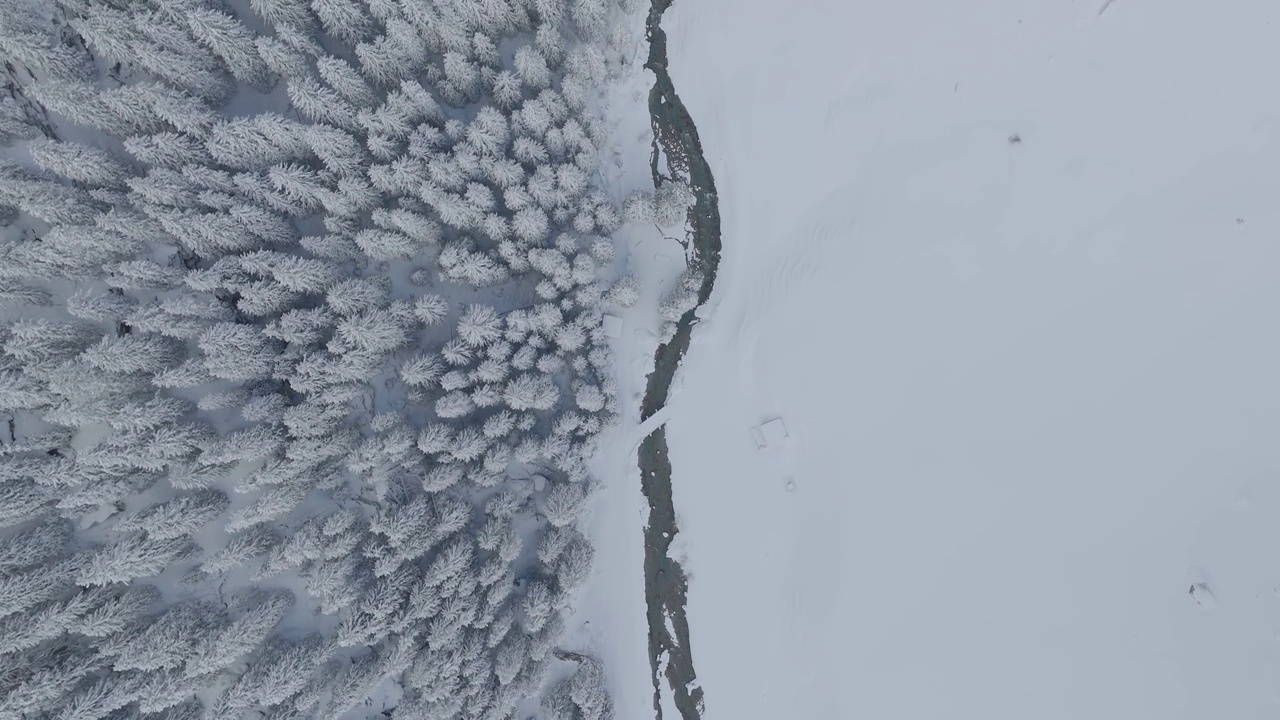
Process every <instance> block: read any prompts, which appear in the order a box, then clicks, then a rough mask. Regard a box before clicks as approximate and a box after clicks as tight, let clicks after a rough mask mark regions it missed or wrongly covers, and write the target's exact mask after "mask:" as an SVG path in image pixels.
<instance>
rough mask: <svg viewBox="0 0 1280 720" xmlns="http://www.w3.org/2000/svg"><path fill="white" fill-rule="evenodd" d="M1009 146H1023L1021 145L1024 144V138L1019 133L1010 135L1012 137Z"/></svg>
mask: <svg viewBox="0 0 1280 720" xmlns="http://www.w3.org/2000/svg"><path fill="white" fill-rule="evenodd" d="M1009 144H1010V145H1021V144H1022V136H1021V135H1019V134H1018V133H1014V134H1012V135H1010V136H1009Z"/></svg>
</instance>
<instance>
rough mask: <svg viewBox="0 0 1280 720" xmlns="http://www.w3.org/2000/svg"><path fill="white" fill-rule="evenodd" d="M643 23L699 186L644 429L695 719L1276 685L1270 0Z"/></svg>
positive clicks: (1279, 109) (693, 10)
mask: <svg viewBox="0 0 1280 720" xmlns="http://www.w3.org/2000/svg"><path fill="white" fill-rule="evenodd" d="M1104 4H1106V7H1105V8H1104V7H1103V6H1104ZM663 26H664V27H666V28H667V32H668V34H669V36H670V40H671V47H670V60H671V72H672V76H673V78H674V80H675V84H676V88H677V90H678V92H679V93H680V95H681V97H682V99H683V100H684V102H685V104H686V105H687V106H688V107H689V110H690V112H691V113H692V114H693V117H694V119H695V121H696V122H697V124H698V127H699V130H700V133H701V136H702V141H703V143H704V145H705V148H706V151H707V155H708V158H709V160H710V161H711V163H712V166H713V168H714V170H715V174H716V181H717V184H718V186H719V189H720V200H721V212H722V214H723V216H724V261H723V263H722V265H721V270H720V277H719V281H718V284H717V288H716V294H715V296H714V297H713V298H712V301H711V305H712V306H715V307H714V312H712V313H711V315H710V317H709V319H708V320H707V321H706V322H704V323H703V324H701V325H700V326H699V327H698V328H697V329H696V330H695V337H694V346H693V348H692V349H691V351H690V353H689V356H688V357H687V358H686V361H685V365H684V370H683V376H684V378H683V380H684V382H683V388H682V389H681V383H680V382H679V381H677V382H676V383H675V387H674V388H673V395H674V397H673V400H672V403H671V415H670V418H671V419H670V421H669V424H668V432H669V437H670V442H671V448H672V449H671V459H672V462H673V464H674V467H675V482H674V485H675V493H676V495H675V501H676V508H677V511H678V512H679V513H680V515H681V518H682V533H681V538H682V539H683V549H684V551H685V552H687V554H688V558H687V560H686V565H685V567H686V569H688V570H689V571H690V572H691V581H690V582H691V590H690V594H689V603H690V608H689V610H690V623H691V626H692V633H693V636H692V641H693V656H694V663H695V666H696V668H697V672H698V677H699V681H700V682H701V684H702V686H703V687H704V688H705V690H706V700H707V709H706V713H705V715H704V718H706V720H742V719H748V718H762V719H764V718H839V717H874V718H882V719H885V720H888V719H894V720H897V719H903V720H905V719H908V718H930V719H932V718H938V717H944V716H948V717H984V718H991V719H1002V718H1009V719H1015V718H1016V719H1017V720H1023V719H1025V718H1032V717H1033V718H1040V719H1042V720H1052V719H1055V718H1063V719H1071V720H1076V719H1077V718H1082V717H1096V718H1139V717H1142V718H1146V717H1151V718H1155V717H1160V718H1203V717H1231V718H1242V719H1244V718H1262V717H1271V716H1273V715H1274V713H1275V712H1277V710H1280V704H1277V698H1278V695H1277V693H1280V642H1278V638H1277V631H1278V630H1280V597H1278V596H1277V594H1276V592H1274V591H1273V588H1274V587H1276V586H1277V585H1278V584H1280V482H1277V480H1280V445H1278V444H1277V443H1276V438H1277V437H1280V384H1277V382H1276V377H1277V370H1276V369H1277V368H1278V367H1280V342H1278V341H1277V339H1278V338H1280V326H1278V325H1277V320H1278V319H1280V317H1278V316H1280V304H1278V303H1277V301H1280V246H1278V243H1280V232H1277V231H1278V230H1280V216H1278V214H1277V213H1278V211H1277V204H1276V197H1277V191H1278V190H1280V93H1277V92H1276V91H1275V88H1274V82H1273V80H1274V78H1273V75H1274V70H1275V68H1276V67H1280V6H1277V5H1275V4H1274V3H1267V2H1261V1H1260V0H1225V1H1224V2H1220V3H1210V4H1206V3H1203V2H1191V0H1165V1H1163V2H1158V1H1157V0H1115V2H1111V3H1106V0H1088V1H1087V2H1085V1H1083V0H1076V1H1075V2H1060V3H1045V2H1037V1H1035V0H990V1H988V2H983V3H956V2H951V1H950V0H905V1H904V2H896V3H849V2H845V1H844V0H796V2H793V3H788V4H786V7H785V9H780V7H779V5H778V4H777V3H776V2H766V1H765V0H698V1H697V2H693V1H689V2H683V1H681V0H677V2H676V3H675V5H674V6H673V8H672V10H671V11H669V12H668V14H667V17H666V19H665V20H664V22H663ZM650 349H651V348H644V347H635V348H632V350H631V352H632V353H633V355H632V359H637V358H640V357H642V356H643V355H644V353H645V352H647V351H648V350H650ZM621 362H622V363H623V364H625V363H626V362H627V358H625V357H624V358H622V359H621ZM624 387H625V385H624ZM775 416H782V417H784V418H785V420H786V423H787V425H788V427H789V430H790V434H791V437H790V439H789V440H788V442H787V443H786V444H785V445H784V446H783V447H781V448H770V449H767V450H764V451H758V450H757V449H756V447H755V445H754V443H753V442H752V439H751V436H750V435H749V432H748V428H749V427H750V426H753V425H756V424H758V423H760V422H762V421H764V420H768V419H770V418H772V417H775ZM606 454H607V451H606ZM631 477H632V479H633V480H634V476H631ZM788 478H792V479H793V482H794V490H792V491H788V490H787V487H786V486H787V479H788ZM610 482H611V483H612V484H611V488H616V487H618V485H617V482H616V478H615V479H611V480H610ZM609 498H613V499H612V500H610V499H609ZM619 498H623V499H622V500H619ZM625 498H626V496H625V495H618V494H613V495H610V494H606V496H605V500H604V501H603V504H602V506H601V512H605V513H607V512H609V510H608V508H610V507H614V508H616V507H618V505H617V504H616V503H621V502H625ZM631 500H633V501H634V504H633V505H634V507H635V508H639V507H642V504H641V503H640V501H639V495H638V493H635V494H634V497H632V498H631ZM610 503H615V504H614V505H610ZM608 519H609V518H607V517H602V518H600V520H602V521H605V520H608ZM617 521H618V522H622V523H634V520H628V519H627V518H625V517H621V516H619V517H618V518H617ZM619 532H623V533H625V534H627V539H628V540H629V541H631V542H632V543H634V544H635V548H634V549H630V550H628V552H631V553H633V555H634V558H633V561H634V562H635V563H636V566H635V570H636V572H635V575H634V576H633V577H630V578H629V579H627V580H626V582H631V583H636V584H637V586H636V588H635V589H634V590H635V591H634V592H633V593H632V596H633V599H634V596H635V595H637V594H638V593H639V592H640V588H639V585H638V584H639V583H640V582H641V576H640V574H639V572H638V570H639V568H638V562H639V560H638V559H639V557H640V555H639V553H640V549H639V541H640V537H639V531H638V529H636V528H635V527H633V525H632V524H626V525H625V527H624V529H623V530H621V531H619ZM600 536H601V535H600V534H599V533H597V537H600ZM600 564H601V567H602V571H601V573H602V576H598V578H597V580H598V583H597V585H596V587H597V588H598V587H602V586H603V585H605V584H608V583H610V582H614V580H612V579H611V578H610V577H609V575H608V573H610V572H611V570H610V566H609V558H608V557H607V550H606V552H605V553H602V556H601V557H600ZM619 582H621V581H619ZM1198 583H1203V584H1204V585H1203V587H1202V588H1201V586H1199V585H1197V584H1198ZM1196 588H1201V590H1199V591H1197V592H1192V590H1194V589H1196ZM1204 589H1207V590H1208V591H1210V592H1211V593H1212V595H1208V594H1207V593H1206V592H1203V591H1202V590H1204ZM632 604H635V603H634V602H633V603H632ZM641 611H642V604H640V605H636V607H635V608H631V609H628V615H630V616H631V618H632V619H628V620H627V621H626V622H630V623H632V624H633V625H635V627H634V628H629V630H630V631H632V634H634V633H638V632H642V630H643V627H642V623H641V622H639V621H637V620H635V619H634V618H636V617H638V613H639V612H641ZM632 612H634V613H636V615H631V613H632ZM608 660H609V661H610V662H611V663H612V662H614V661H615V659H614V658H608ZM620 667H621V666H617V665H612V666H611V668H620ZM613 671H614V672H615V673H617V672H621V673H622V674H623V675H626V676H627V677H624V678H623V679H622V680H618V681H616V682H619V683H621V684H623V685H627V684H628V683H639V682H640V681H639V680H636V679H635V678H634V677H630V673H629V671H627V670H625V669H615V670H613ZM646 679H647V678H646ZM634 687H639V686H638V685H635V686H634ZM635 692H639V691H638V690H636V691H635ZM635 692H633V693H632V694H631V695H628V694H627V693H626V692H623V694H622V695H621V696H620V702H619V710H620V712H619V715H620V717H621V718H623V720H631V719H632V718H642V717H652V710H651V709H649V708H648V707H646V706H645V705H644V704H643V703H637V702H635V697H634V694H635Z"/></svg>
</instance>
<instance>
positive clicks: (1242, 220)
mask: <svg viewBox="0 0 1280 720" xmlns="http://www.w3.org/2000/svg"><path fill="white" fill-rule="evenodd" d="M1236 224H1237V225H1243V224H1244V218H1242V217H1238V218H1236Z"/></svg>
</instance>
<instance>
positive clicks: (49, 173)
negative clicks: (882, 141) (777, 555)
mask: <svg viewBox="0 0 1280 720" xmlns="http://www.w3.org/2000/svg"><path fill="white" fill-rule="evenodd" d="M636 9H637V7H636V3H635V2H630V1H629V0H312V1H311V2H307V1H306V0H250V1H249V2H247V3H245V2H242V1H241V0H228V1H227V2H222V1H221V0H57V1H56V2H36V1H35V0H4V1H3V2H0V54H2V55H3V57H4V59H5V61H6V65H5V69H6V75H5V76H4V77H3V78H2V79H3V81H4V82H5V92H4V93H3V96H2V97H0V140H2V141H3V143H2V144H3V146H4V149H3V151H2V159H0V225H2V226H3V227H2V228H0V301H2V303H3V315H2V317H3V329H2V330H0V348H2V349H3V354H2V355H0V412H2V413H3V414H2V415H0V417H2V418H3V420H4V422H3V423H0V436H2V437H0V441H2V444H0V476H2V477H0V718H3V719H4V720H9V719H14V720H19V719H28V718H58V719H59V720H73V719H74V720H94V719H97V718H112V719H113V720H124V719H126V718H164V719H165V720H194V719H195V718H218V719H230V718H242V717H264V718H270V719H271V720H291V719H294V718H297V719H301V718H308V719H310V718H340V717H341V718H360V717H372V716H379V715H380V716H384V717H391V718H440V719H445V718H477V719H478V718H493V719H501V718H508V717H514V716H516V715H517V709H518V708H519V713H520V716H521V717H529V716H531V715H533V714H536V713H541V715H542V716H543V717H546V718H550V719H552V720H598V719H602V718H609V717H612V715H613V710H612V707H611V703H610V700H609V697H608V694H607V692H606V690H605V682H604V672H605V668H603V667H602V666H601V664H600V663H598V662H597V661H594V660H592V659H590V658H586V657H582V656H578V655H576V654H565V653H559V654H558V653H557V645H558V642H559V640H560V638H561V636H562V633H563V632H564V613H565V612H566V610H567V609H568V608H569V607H570V603H571V602H572V600H573V598H574V596H575V593H576V592H577V591H578V590H579V589H580V588H581V586H582V585H583V583H584V582H586V581H587V579H588V578H589V576H590V573H591V565H592V559H593V550H592V546H591V544H590V542H589V541H588V539H587V538H586V537H585V536H584V535H583V533H582V532H581V531H580V530H579V529H578V528H577V520H578V518H579V515H580V513H581V512H582V510H583V509H584V507H585V506H586V504H587V502H588V500H589V498H590V497H591V495H592V491H593V488H594V487H595V485H596V481H595V479H594V478H592V477H591V476H590V473H589V472H588V470H587V466H586V462H585V461H586V459H587V458H589V457H590V455H591V453H592V451H593V447H594V440H595V438H596V436H597V435H598V434H599V433H600V432H601V431H602V429H604V428H607V427H610V426H611V425H613V424H615V423H616V422H617V420H618V400H617V398H616V382H615V381H614V379H613V377H612V373H611V367H612V364H613V356H612V351H611V349H610V347H609V345H608V343H607V340H606V338H605V336H604V332H603V330H602V326H601V317H602V312H604V311H605V310H607V309H608V308H610V307H611V306H619V307H625V306H628V305H629V304H630V303H633V302H635V299H636V292H637V290H636V287H637V286H636V282H635V279H634V278H632V277H628V276H626V275H625V274H624V269H623V268H622V267H620V265H621V263H620V262H618V261H616V260H615V258H614V250H615V248H614V244H613V242H612V240H611V233H612V232H613V231H614V230H616V229H617V228H618V226H619V224H620V223H621V222H623V213H622V211H621V209H620V207H618V205H617V203H616V202H615V200H613V199H611V198H610V197H609V196H607V195H606V194H605V193H604V192H602V191H601V189H600V184H601V183H600V182H599V181H598V178H597V176H596V169H597V163H598V157H599V151H600V149H601V146H602V144H603V143H604V141H605V132H606V131H605V128H604V127H603V125H602V123H601V122H600V120H599V117H598V113H597V110H598V107H597V102H596V99H597V92H598V90H599V88H601V87H602V86H603V85H604V84H605V83H606V82H607V81H608V79H609V78H610V77H611V75H612V74H613V73H615V72H617V71H618V68H620V67H621V66H622V65H624V64H625V63H627V62H629V60H630V58H629V57H628V56H627V54H626V53H625V52H622V51H621V49H620V48H621V46H622V45H623V44H624V42H623V40H624V39H623V38H621V37H620V35H621V32H622V31H621V27H622V26H621V25H620V24H619V23H618V19H619V18H620V17H622V16H624V15H625V14H627V13H630V12H634V11H635V10H636ZM664 198H665V200H664ZM686 201H687V199H685V198H684V197H683V196H682V195H680V193H679V192H677V191H674V190H668V191H666V193H665V195H664V194H659V196H658V198H657V199H655V198H653V196H650V195H641V196H637V198H636V199H634V200H632V201H631V202H630V203H629V208H628V209H629V210H630V212H629V213H628V215H630V216H633V217H634V218H635V219H637V220H649V219H652V218H653V216H654V215H655V214H657V215H662V214H664V213H665V214H671V213H672V209H671V208H672V207H674V206H676V205H678V204H679V203H681V202H686ZM557 658H561V659H557ZM564 658H568V659H567V660H566V659H564Z"/></svg>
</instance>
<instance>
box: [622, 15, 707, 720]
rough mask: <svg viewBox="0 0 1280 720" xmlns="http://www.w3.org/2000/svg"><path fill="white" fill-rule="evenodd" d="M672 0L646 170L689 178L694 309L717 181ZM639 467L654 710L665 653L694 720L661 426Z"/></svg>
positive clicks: (651, 409)
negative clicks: (673, 53)
mask: <svg viewBox="0 0 1280 720" xmlns="http://www.w3.org/2000/svg"><path fill="white" fill-rule="evenodd" d="M672 1H673V0H652V3H653V4H652V6H651V8H650V10H649V19H648V31H647V36H648V40H649V59H648V61H647V62H646V63H645V67H646V68H648V69H649V70H651V71H653V73H654V75H656V76H657V80H656V82H655V83H654V86H653V90H651V91H650V93H649V114H650V116H651V118H652V123H653V137H654V140H653V156H652V159H651V168H652V172H653V181H654V184H655V185H657V184H659V183H661V182H667V181H670V180H672V179H676V180H677V181H678V180H683V181H685V182H687V183H689V185H690V187H691V188H692V189H693V192H694V195H695V197H696V202H695V204H694V207H693V209H692V210H691V211H690V213H689V228H690V234H689V245H688V255H689V264H690V266H691V267H693V268H696V269H698V270H700V271H701V272H702V278H703V279H702V287H701V288H699V291H698V307H701V306H702V304H703V303H705V302H706V301H707V298H709V297H710V296H711V289H712V286H713V285H714V283H715V279H716V270H717V268H718V267H719V265H720V209H719V201H718V198H717V196H716V184H715V179H714V178H713V177H712V175H711V168H710V167H709V166H708V165H707V161H706V159H705V158H704V157H703V155H702V143H701V141H700V140H699V139H698V129H697V127H695V126H694V124H693V119H692V118H690V117H689V112H688V110H686V109H685V106H684V103H682V102H680V98H679V96H678V95H676V91H675V87H674V86H673V85H672V82H671V76H670V75H669V74H668V73H667V35H666V33H665V32H664V31H663V30H662V26H661V22H662V15H663V13H664V12H665V11H666V10H667V8H669V7H670V6H671V3H672ZM662 158H665V159H666V169H667V171H668V172H669V173H670V175H664V174H663V173H662V172H661V170H660V162H659V161H660V159H662ZM696 312H697V309H696V308H695V309H694V310H690V311H689V312H687V313H685V314H684V316H683V317H681V318H680V322H679V323H678V324H677V326H676V327H677V329H676V334H675V336H674V337H673V338H672V339H671V340H670V341H669V342H666V343H664V344H662V345H660V346H659V347H658V350H657V352H656V353H655V355H654V369H653V373H652V374H650V375H649V378H648V384H647V386H646V388H645V395H644V404H643V405H642V406H641V411H640V412H641V421H642V422H643V421H644V420H647V419H648V418H649V417H651V416H652V415H653V414H654V413H656V412H658V411H659V410H661V409H662V407H663V406H664V405H665V404H666V402H667V398H668V395H669V392H670V389H671V380H672V378H673V377H674V376H675V372H676V369H677V368H679V366H680V361H681V359H682V358H683V357H684V354H685V352H686V351H687V350H688V349H689V339H690V336H691V335H692V332H693V326H694V324H695V322H696V318H695V313H696ZM639 464H640V479H641V489H642V490H643V492H644V495H645V497H646V498H647V499H648V501H649V524H648V526H647V527H645V532H644V539H645V558H644V574H645V600H646V602H647V605H648V610H647V615H648V623H649V662H650V667H651V668H652V671H653V707H654V712H655V713H656V716H657V718H658V719H659V720H662V702H661V696H662V693H663V692H664V689H663V687H662V685H663V677H662V676H663V672H662V669H663V658H664V656H665V669H666V672H665V675H666V683H667V685H668V687H669V688H670V690H669V692H670V693H671V698H672V700H673V701H674V704H675V706H676V709H677V710H678V711H679V712H680V716H681V720H699V718H700V717H701V714H702V711H703V702H704V698H703V694H702V688H701V687H698V686H697V684H696V683H695V680H696V678H697V674H696V673H695V672H694V669H693V649H692V647H691V646H690V643H689V621H688V618H687V617H686V615H685V601H686V595H687V591H688V583H687V581H686V578H685V574H684V570H683V569H682V568H681V567H680V563H678V562H676V561H675V560H673V559H671V557H669V555H668V552H667V551H668V549H669V548H670V547H671V543H672V541H673V540H675V537H676V533H677V530H678V529H677V528H676V518H675V507H674V504H673V502H672V497H671V470H672V468H671V461H670V459H669V458H668V455H667V434H666V428H665V427H663V426H659V427H658V428H657V429H656V430H654V431H653V432H652V433H651V434H649V435H648V436H647V437H645V438H644V439H643V440H642V441H641V443H640V449H639ZM687 479H688V478H686V480H687ZM667 720H674V719H672V718H668V719H667Z"/></svg>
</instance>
